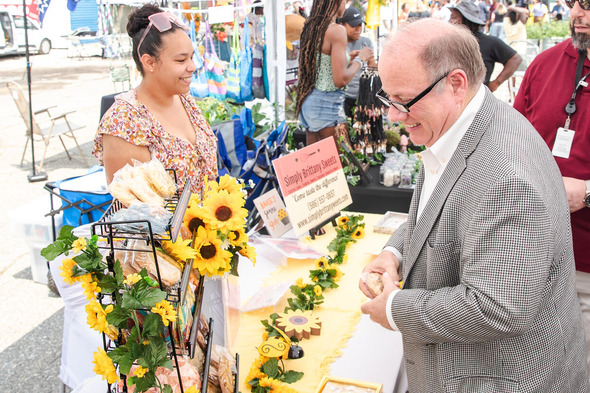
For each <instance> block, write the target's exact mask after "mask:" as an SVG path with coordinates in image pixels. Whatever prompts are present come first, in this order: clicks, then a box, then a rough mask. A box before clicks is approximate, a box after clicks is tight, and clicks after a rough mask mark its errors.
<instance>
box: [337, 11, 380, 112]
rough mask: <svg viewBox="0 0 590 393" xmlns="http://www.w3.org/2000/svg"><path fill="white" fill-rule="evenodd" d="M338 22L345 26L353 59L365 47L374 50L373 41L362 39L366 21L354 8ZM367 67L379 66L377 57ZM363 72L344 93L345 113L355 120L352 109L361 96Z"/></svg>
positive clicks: (349, 84)
mask: <svg viewBox="0 0 590 393" xmlns="http://www.w3.org/2000/svg"><path fill="white" fill-rule="evenodd" d="M336 22H338V23H340V24H341V25H343V26H344V28H345V29H346V37H347V43H346V52H347V53H348V54H349V56H350V58H351V59H355V58H357V56H358V54H359V52H360V50H361V49H363V48H364V47H369V48H371V49H373V42H371V40H370V39H369V38H367V37H361V33H362V32H363V23H365V21H364V20H363V18H362V16H361V13H360V11H359V10H357V9H356V8H354V7H348V8H347V9H346V11H344V15H342V18H340V19H338V20H337V21H336ZM367 65H369V66H375V65H377V63H376V62H375V57H373V56H371V58H370V59H369V61H368V62H367ZM362 70H363V67H361V69H360V70H358V71H357V73H356V75H355V76H354V77H353V78H352V80H351V81H350V82H349V83H348V85H347V86H346V91H345V92H344V97H345V98H344V112H345V113H346V116H347V117H349V118H353V115H354V114H353V113H352V108H354V107H355V106H356V101H357V99H358V96H359V80H360V75H361V72H362Z"/></svg>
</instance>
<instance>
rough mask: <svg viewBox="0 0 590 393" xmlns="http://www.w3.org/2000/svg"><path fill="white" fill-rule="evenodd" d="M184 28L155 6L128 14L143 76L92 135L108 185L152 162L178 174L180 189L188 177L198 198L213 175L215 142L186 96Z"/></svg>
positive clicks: (188, 59) (189, 50)
mask: <svg viewBox="0 0 590 393" xmlns="http://www.w3.org/2000/svg"><path fill="white" fill-rule="evenodd" d="M187 30H188V27H187V26H186V25H184V23H182V22H181V21H180V20H179V19H177V18H176V17H175V16H174V15H172V14H170V13H168V12H163V10H162V9H160V8H158V7H157V6H156V5H153V4H145V5H144V6H142V7H141V8H138V9H136V10H134V11H133V12H132V13H131V14H130V15H129V20H128V23H127V33H128V34H129V37H131V39H132V41H133V52H132V53H133V60H134V61H135V65H136V67H137V69H138V71H139V72H140V73H141V75H142V77H143V78H142V80H141V83H140V84H139V85H138V86H137V87H136V88H135V89H131V90H130V91H128V92H125V93H122V94H119V95H117V96H116V97H115V102H114V104H113V105H112V106H111V107H110V109H109V110H108V111H107V112H106V113H105V114H104V116H103V117H102V120H101V122H100V125H99V128H98V131H97V133H96V137H95V140H94V151H93V153H94V155H95V156H96V157H97V158H98V159H99V161H100V162H101V163H102V164H104V167H105V172H106V176H107V182H109V183H110V182H111V180H112V179H113V175H114V173H115V172H117V170H119V169H120V168H122V167H123V166H125V164H131V163H132V162H133V160H138V161H141V162H147V161H150V160H151V159H152V158H157V159H158V160H159V161H160V162H161V163H162V164H163V165H164V166H165V167H166V168H171V169H174V170H175V171H176V176H177V179H178V186H179V188H180V189H182V188H184V185H185V183H186V181H187V180H188V179H191V184H192V192H194V193H197V194H199V195H201V196H202V195H203V190H204V179H205V177H208V178H209V179H215V178H216V177H217V138H216V137H215V135H214V134H213V132H212V131H211V128H210V127H209V124H207V122H206V120H205V118H204V117H203V115H202V113H201V111H200V110H199V109H198V108H197V105H196V104H195V100H194V99H193V97H192V96H191V95H190V94H189V87H190V82H191V76H192V75H193V72H194V71H195V64H194V63H193V46H192V43H191V40H190V38H189V36H188V34H187Z"/></svg>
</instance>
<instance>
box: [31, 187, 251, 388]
mask: <svg viewBox="0 0 590 393" xmlns="http://www.w3.org/2000/svg"><path fill="white" fill-rule="evenodd" d="M244 188H245V185H244V183H243V182H239V181H237V180H236V179H234V178H231V177H230V176H224V177H222V178H221V179H220V180H219V182H214V181H206V192H205V195H204V198H203V200H202V201H201V200H200V199H199V198H198V197H197V196H196V195H193V196H192V197H191V199H190V202H189V206H188V207H187V211H186V213H185V216H184V221H183V225H184V226H185V227H184V228H181V231H180V232H181V234H183V235H182V237H181V236H179V238H178V239H176V241H172V240H169V241H164V240H161V241H159V242H156V243H157V247H156V252H155V253H154V254H155V256H157V261H158V263H157V264H156V259H155V258H154V256H152V252H151V251H150V250H151V249H152V248H151V247H146V248H144V249H142V248H141V247H140V243H142V242H143V243H146V242H148V243H149V242H150V241H151V242H153V241H154V239H146V241H142V240H139V241H138V240H128V241H125V240H121V239H115V238H111V239H109V244H111V252H110V253H109V254H108V255H107V256H106V257H105V256H103V254H102V253H101V252H100V248H101V247H99V242H100V241H101V240H100V239H99V237H98V236H96V235H93V236H91V237H89V238H86V237H77V236H75V235H74V233H73V230H74V228H73V227H71V226H64V227H63V228H62V229H61V230H60V233H59V237H58V239H57V240H56V241H55V242H54V243H53V244H50V245H49V246H47V247H46V248H45V249H43V250H42V251H41V254H42V255H43V256H44V257H45V258H46V259H47V260H49V261H51V260H54V259H55V258H56V257H58V256H60V255H65V256H66V258H64V259H63V261H62V265H61V267H60V270H61V273H60V275H61V276H62V277H63V280H64V282H66V283H68V284H74V283H76V282H79V283H80V284H81V286H82V288H83V291H84V295H85V296H86V298H87V300H88V302H89V303H88V304H87V305H86V307H85V310H86V313H87V323H88V325H89V326H90V327H91V328H92V329H93V330H96V331H98V332H100V333H103V334H104V335H106V336H107V337H108V338H109V339H110V341H108V343H109V344H108V345H106V346H105V348H98V349H97V351H96V352H95V353H94V355H93V363H94V364H95V367H94V371H95V372H96V373H97V374H99V375H101V376H102V377H103V379H104V380H106V381H107V382H108V383H109V384H114V383H117V382H118V383H119V385H122V384H123V380H125V379H126V381H125V382H126V384H127V386H132V389H134V391H137V392H146V391H149V392H152V391H154V392H162V393H173V392H179V391H180V389H179V388H180V385H182V386H183V388H184V389H183V390H184V392H188V393H195V392H197V391H199V390H200V387H201V380H200V376H199V374H200V372H197V369H198V366H197V367H195V366H193V365H192V364H191V361H190V360H189V359H188V358H186V357H184V356H182V355H181V354H179V353H178V352H179V351H178V350H177V349H178V347H177V346H176V344H175V342H176V343H179V342H180V343H181V344H180V349H182V348H183V347H184V345H183V344H184V341H183V340H186V336H185V335H184V333H185V332H187V331H190V330H191V329H190V327H191V324H192V323H197V321H193V320H192V319H191V316H192V312H191V310H188V311H187V310H186V304H183V305H180V304H179V303H180V302H179V299H178V298H175V297H174V296H173V294H174V293H175V292H176V293H178V286H179V285H180V276H181V272H182V271H184V270H185V269H184V268H185V266H186V265H187V264H189V265H190V267H191V268H192V269H191V280H190V281H189V284H188V285H190V286H191V291H188V293H189V294H191V293H192V294H193V295H194V293H195V292H196V288H197V287H198V286H199V285H201V284H202V279H201V280H198V279H196V276H197V274H195V273H196V272H198V273H199V274H198V275H201V276H209V277H212V276H224V275H226V274H236V275H237V268H238V261H239V257H240V255H243V256H245V257H246V258H248V259H250V260H251V261H252V262H253V263H255V261H256V252H255V250H254V248H252V247H251V246H249V245H248V237H247V235H246V233H245V218H246V215H247V211H246V210H245V209H244V208H243V206H244V204H245V190H244ZM115 236H121V237H123V238H124V234H123V233H118V234H117V235H115ZM134 239H135V238H134ZM118 242H121V243H120V244H118V246H119V247H122V248H123V249H125V246H127V247H129V250H127V251H123V252H120V251H117V252H114V248H113V244H114V243H118ZM102 248H103V249H104V248H108V247H106V246H104V245H103V246H102ZM117 249H120V248H117ZM138 251H139V252H138ZM171 289H173V290H171ZM188 298H191V296H188ZM171 299H172V300H171ZM192 300H193V304H192V305H191V306H190V307H196V305H195V304H194V301H195V299H194V296H193V297H192ZM190 307H189V308H190ZM185 317H186V318H185ZM173 326H174V328H173ZM199 329H201V327H199ZM200 344H201V343H199V345H200ZM180 353H182V351H180ZM181 370H182V372H181ZM181 374H182V375H181ZM203 383H207V381H203Z"/></svg>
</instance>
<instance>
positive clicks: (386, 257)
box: [359, 251, 399, 299]
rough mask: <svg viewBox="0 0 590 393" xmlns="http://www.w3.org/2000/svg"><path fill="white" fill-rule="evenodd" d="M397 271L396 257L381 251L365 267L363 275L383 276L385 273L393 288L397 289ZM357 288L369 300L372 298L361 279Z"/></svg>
mask: <svg viewBox="0 0 590 393" xmlns="http://www.w3.org/2000/svg"><path fill="white" fill-rule="evenodd" d="M398 269H399V260H398V259H397V257H396V256H395V255H394V254H393V253H392V252H391V251H382V252H381V254H379V255H377V257H376V258H375V259H373V261H371V263H369V264H368V265H367V266H365V268H364V269H363V274H364V273H367V274H368V273H378V274H383V273H385V272H387V273H388V274H389V277H390V279H391V280H392V281H393V282H394V286H397V287H398V288H399V275H398V273H397V272H398ZM365 275H366V274H365ZM384 284H385V283H384ZM359 288H360V290H361V291H362V292H363V293H364V294H365V296H367V297H368V298H369V299H372V298H373V294H372V292H371V291H370V290H369V287H367V284H365V282H364V281H363V280H362V279H360V280H359ZM384 290H385V289H384ZM390 292H391V291H390Z"/></svg>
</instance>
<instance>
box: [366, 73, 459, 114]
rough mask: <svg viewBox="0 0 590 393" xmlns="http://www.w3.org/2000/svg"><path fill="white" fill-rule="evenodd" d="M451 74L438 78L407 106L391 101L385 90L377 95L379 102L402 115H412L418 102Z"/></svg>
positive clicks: (381, 90)
mask: <svg viewBox="0 0 590 393" xmlns="http://www.w3.org/2000/svg"><path fill="white" fill-rule="evenodd" d="M449 73H450V71H449V72H447V73H446V74H444V75H443V76H441V77H440V78H438V79H437V80H435V81H434V83H432V84H431V85H430V86H428V87H427V88H426V89H425V90H424V91H423V92H422V93H420V94H418V95H417V96H416V97H415V98H414V99H413V100H412V101H410V102H408V103H407V104H402V103H401V102H397V101H392V100H390V99H389V98H388V97H387V95H386V94H385V92H384V91H383V89H379V91H378V92H377V94H376V95H377V98H379V100H381V102H382V103H384V104H385V106H387V107H388V108H389V107H391V106H393V107H394V108H395V109H397V110H398V111H400V112H402V113H410V107H411V106H412V105H414V104H415V103H417V102H418V101H420V100H421V99H422V98H423V97H424V96H425V95H426V94H428V93H430V91H431V90H432V89H434V86H436V84H437V83H438V82H440V81H441V80H443V79H444V78H446V77H447V76H448V75H449Z"/></svg>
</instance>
